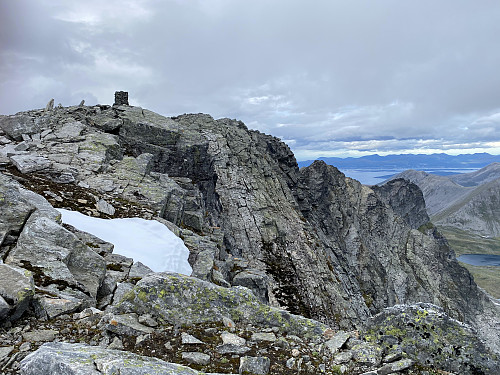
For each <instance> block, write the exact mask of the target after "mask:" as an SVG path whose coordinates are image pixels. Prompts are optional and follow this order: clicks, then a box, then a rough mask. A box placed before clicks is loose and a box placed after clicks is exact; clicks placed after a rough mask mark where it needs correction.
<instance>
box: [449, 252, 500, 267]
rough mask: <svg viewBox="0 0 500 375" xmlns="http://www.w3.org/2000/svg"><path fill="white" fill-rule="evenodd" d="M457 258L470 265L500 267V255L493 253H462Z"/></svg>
mask: <svg viewBox="0 0 500 375" xmlns="http://www.w3.org/2000/svg"><path fill="white" fill-rule="evenodd" d="M457 260H458V261H459V262H463V263H467V264H470V265H472V266H498V267H500V255H493V254H464V255H460V256H459V257H458V258H457Z"/></svg>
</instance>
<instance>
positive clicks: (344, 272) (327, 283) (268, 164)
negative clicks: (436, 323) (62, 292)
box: [0, 105, 500, 348]
mask: <svg viewBox="0 0 500 375" xmlns="http://www.w3.org/2000/svg"><path fill="white" fill-rule="evenodd" d="M0 127H1V128H2V129H3V131H4V132H5V136H6V137H8V142H7V144H6V145H5V147H4V148H3V151H4V154H5V156H6V159H7V160H5V161H4V163H5V164H6V165H7V166H6V168H7V170H8V172H9V173H10V174H11V175H15V176H17V178H18V179H19V180H21V181H23V183H25V184H26V186H31V187H32V188H34V189H37V188H39V191H40V192H41V193H42V194H45V195H46V196H47V197H48V198H49V201H50V202H51V203H53V204H54V205H57V206H63V207H64V206H70V207H73V208H75V209H79V210H83V211H85V212H89V213H91V214H93V215H101V214H102V213H101V212H99V210H98V209H96V208H95V207H94V206H93V202H92V203H89V201H92V200H95V202H96V203H97V202H98V201H100V200H101V199H102V200H106V201H107V202H109V203H111V204H112V205H115V206H117V208H120V209H121V211H118V212H121V213H122V214H123V215H125V214H126V212H127V210H128V209H127V207H131V208H134V209H135V210H136V212H145V213H146V214H148V215H150V216H153V215H158V216H160V217H161V219H162V220H166V221H167V222H168V223H170V224H169V225H173V226H175V227H176V228H177V229H176V230H178V231H179V233H180V235H181V236H182V237H183V238H184V241H185V243H186V245H187V246H188V248H189V249H190V251H191V255H190V263H191V265H192V266H193V270H194V275H195V276H196V277H198V278H200V279H203V280H205V281H207V282H211V283H216V284H218V285H223V286H231V285H232V286H238V285H240V286H246V287H249V288H250V289H252V290H253V291H254V292H255V294H256V295H257V296H259V298H260V299H261V301H263V302H266V303H269V304H270V305H272V306H275V307H281V308H284V309H286V310H288V311H289V312H291V313H294V314H300V315H303V316H305V317H307V318H313V319H316V320H319V321H321V322H323V323H326V324H329V325H330V326H331V327H333V328H336V329H339V328H342V329H355V328H363V327H364V326H365V325H366V324H367V322H368V319H369V318H370V317H371V316H373V315H375V314H377V313H380V312H381V311H383V309H384V308H386V307H389V306H393V305H395V304H412V303H415V302H430V303H434V304H438V305H440V306H442V307H443V308H444V309H445V311H446V313H448V314H449V315H450V316H452V317H453V318H456V319H459V320H461V321H464V322H467V323H470V324H471V325H473V326H474V327H475V328H477V329H478V330H480V332H481V334H482V335H490V334H491V332H495V331H494V330H493V329H492V328H491V322H489V321H488V320H491V317H490V315H488V314H490V313H491V314H495V309H496V307H495V305H494V304H493V303H492V302H490V301H489V299H488V297H487V296H486V295H484V294H482V292H481V291H479V290H478V288H477V286H476V284H475V283H474V281H473V279H472V278H471V276H470V274H469V273H468V272H467V271H466V270H465V269H464V268H462V267H460V265H459V264H458V262H457V261H456V259H455V257H454V254H453V252H452V251H451V250H450V248H449V247H448V245H447V243H446V241H445V240H444V239H443V238H442V236H441V235H440V234H439V233H438V232H437V231H436V230H435V229H434V228H432V226H431V225H427V226H426V225H424V226H423V228H420V230H418V227H420V226H421V224H422V223H421V222H420V220H417V221H410V220H406V219H405V218H404V217H401V214H400V213H398V212H413V208H412V209H410V210H404V209H403V210H402V211H398V210H396V209H395V207H394V208H393V207H391V205H395V204H396V203H397V202H399V203H398V204H400V203H401V200H399V199H391V197H388V196H387V195H384V196H382V195H381V194H379V193H377V192H376V191H374V190H372V189H370V188H369V187H366V186H362V185H361V184H360V183H359V182H357V181H354V180H351V179H348V178H346V177H345V176H344V175H343V174H342V173H340V172H339V171H338V170H337V169H336V168H334V167H332V166H328V165H326V164H325V163H324V162H315V163H313V164H312V165H310V166H308V167H306V168H302V169H300V170H299V168H298V166H297V163H296V160H295V157H294V155H293V153H292V152H291V151H290V149H289V148H288V147H287V146H286V145H285V144H284V143H282V142H281V141H279V140H278V139H276V138H274V137H271V136H268V135H265V134H262V133H259V132H256V131H250V130H248V129H247V128H246V126H245V125H244V124H243V123H242V122H239V121H236V120H230V119H219V120H215V119H213V118H212V117H211V116H209V115H203V114H195V115H182V116H178V117H172V118H167V117H163V116H160V115H158V114H155V113H153V112H150V111H147V110H145V109H142V108H138V107H131V106H113V107H111V106H104V105H100V106H93V107H86V106H78V107H70V108H55V109H53V110H49V111H43V110H40V111H37V110H35V111H29V112H24V113H20V114H17V115H15V116H7V117H5V118H3V119H1V121H0ZM41 183H43V184H46V185H43V186H44V187H43V188H40V187H41V185H40V184H41ZM37 184H38V185H37ZM37 186H38V187H37ZM46 186H48V187H49V188H47V187H46ZM68 187H70V188H69V189H68ZM47 189H50V190H49V193H50V194H49V193H46V192H47V191H48V190H47ZM399 189H407V190H405V191H407V192H411V191H412V188H411V187H405V186H400V187H398V189H397V190H396V189H395V190H394V192H388V194H389V195H390V194H397V192H398V191H399ZM59 191H62V192H64V194H62V193H59V194H57V193H58V192H59ZM89 191H90V192H91V194H92V195H88V196H85V198H83V197H81V196H79V194H82V195H83V194H85V193H86V192H89ZM54 194H55V197H54ZM92 196H93V198H92ZM407 196H408V197H410V196H412V194H410V193H408V195H407ZM56 197H57V198H58V199H56ZM84 201H85V203H83V202H84ZM75 202H77V203H78V202H81V204H80V205H78V204H77V203H75ZM411 204H417V206H418V207H416V211H415V212H421V211H422V209H423V207H422V202H421V201H420V200H418V199H415V200H412V202H411ZM97 208H98V207H97ZM142 209H144V210H142ZM399 209H401V207H399ZM105 215H106V214H103V215H102V216H105ZM403 216H404V215H403ZM179 228H180V229H179ZM11 240H12V241H14V243H15V239H11ZM15 249H16V247H14V248H13V249H11V248H10V245H9V247H8V248H7V247H6V248H5V252H6V253H7V254H8V257H4V258H5V259H15V261H16V262H17V263H16V264H17V265H19V266H22V265H23V264H27V263H26V261H27V260H26V259H21V257H24V256H27V255H25V253H22V254H20V252H18V251H16V250H15ZM44 272H45V271H44ZM47 272H48V271H47ZM44 276H47V280H46V281H45V282H46V283H49V284H50V283H51V279H50V278H49V277H48V276H49V275H44ZM108 276H109V275H108ZM54 293H56V295H57V293H58V292H57V291H56V292H54ZM98 295H99V293H98ZM95 297H96V298H98V297H97V296H95ZM61 298H62V297H61ZM97 302H99V303H103V304H104V303H105V301H104V302H103V301H97ZM104 306H106V305H104ZM488 344H489V345H491V346H492V347H498V348H500V335H497V336H496V338H494V337H493V338H492V339H490V340H489V341H488Z"/></svg>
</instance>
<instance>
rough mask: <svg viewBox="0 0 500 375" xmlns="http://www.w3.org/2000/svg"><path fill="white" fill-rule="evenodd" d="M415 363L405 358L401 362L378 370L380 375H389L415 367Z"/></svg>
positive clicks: (389, 364)
mask: <svg viewBox="0 0 500 375" xmlns="http://www.w3.org/2000/svg"><path fill="white" fill-rule="evenodd" d="M414 363H415V362H414V361H412V360H411V359H408V358H405V359H401V360H399V361H396V362H393V363H388V364H387V365H385V366H383V367H381V368H379V369H378V370H377V374H378V375H389V374H391V373H393V372H400V371H403V370H406V369H408V368H410V367H411V366H413V364H414Z"/></svg>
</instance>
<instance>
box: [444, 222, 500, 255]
mask: <svg viewBox="0 0 500 375" xmlns="http://www.w3.org/2000/svg"><path fill="white" fill-rule="evenodd" d="M438 229H439V231H440V232H441V233H442V234H443V235H444V236H445V237H446V239H447V240H448V243H449V244H450V246H451V248H452V249H453V250H455V253H456V254H457V257H458V256H460V255H462V254H496V255H500V238H498V237H496V238H486V237H482V236H478V235H477V234H474V233H470V232H467V231H464V230H461V229H458V228H452V227H441V226H438Z"/></svg>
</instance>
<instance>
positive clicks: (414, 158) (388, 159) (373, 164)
mask: <svg viewBox="0 0 500 375" xmlns="http://www.w3.org/2000/svg"><path fill="white" fill-rule="evenodd" d="M319 160H323V161H324V162H325V163H327V164H330V165H333V166H335V167H337V168H339V169H342V168H344V169H426V170H428V169H432V168H462V169H463V168H478V169H479V168H482V167H484V166H486V165H488V164H491V163H494V162H500V155H491V154H488V153H476V154H463V155H448V154H444V153H443V154H431V155H423V154H402V155H386V156H380V155H376V154H375V155H368V156H362V157H360V158H353V157H349V158H336V157H324V158H320V159H319ZM312 163H313V160H305V161H299V162H298V164H299V167H307V166H308V165H310V164H312Z"/></svg>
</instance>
